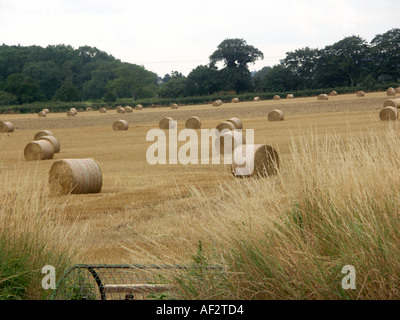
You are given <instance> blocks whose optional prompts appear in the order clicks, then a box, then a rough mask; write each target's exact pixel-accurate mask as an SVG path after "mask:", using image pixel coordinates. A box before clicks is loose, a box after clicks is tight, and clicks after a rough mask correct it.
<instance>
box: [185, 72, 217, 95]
mask: <svg viewBox="0 0 400 320" xmlns="http://www.w3.org/2000/svg"><path fill="white" fill-rule="evenodd" d="M187 80H188V82H187V86H188V91H189V92H188V93H189V94H190V95H193V96H194V95H207V94H212V93H214V92H217V91H219V90H221V84H220V82H221V81H220V76H219V73H218V69H217V68H216V67H215V66H198V67H196V68H195V69H193V70H192V71H191V72H190V73H189V74H188V77H187Z"/></svg>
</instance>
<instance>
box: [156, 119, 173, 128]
mask: <svg viewBox="0 0 400 320" xmlns="http://www.w3.org/2000/svg"><path fill="white" fill-rule="evenodd" d="M170 121H174V119H173V118H171V117H165V118H163V119H161V120H160V122H159V124H158V126H159V127H160V129H169V122H170ZM173 128H175V124H174V123H171V129H173Z"/></svg>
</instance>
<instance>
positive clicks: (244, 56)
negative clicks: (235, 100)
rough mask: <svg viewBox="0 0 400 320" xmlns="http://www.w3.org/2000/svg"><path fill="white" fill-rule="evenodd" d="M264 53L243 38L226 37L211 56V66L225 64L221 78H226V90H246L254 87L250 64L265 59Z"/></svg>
mask: <svg viewBox="0 0 400 320" xmlns="http://www.w3.org/2000/svg"><path fill="white" fill-rule="evenodd" d="M263 58H264V55H263V53H262V52H261V51H260V50H258V49H257V48H255V47H253V46H251V45H248V44H247V43H246V41H245V40H243V39H226V40H224V41H222V42H221V43H220V44H219V45H218V48H217V50H216V51H214V52H213V54H212V55H211V56H210V57H209V59H210V66H211V67H214V66H215V65H216V64H217V63H218V62H222V63H223V64H224V68H223V69H222V70H221V79H224V83H223V84H222V87H223V89H224V90H235V91H236V92H244V91H247V90H250V89H251V88H252V77H251V73H250V71H249V64H250V63H255V61H256V60H258V59H263Z"/></svg>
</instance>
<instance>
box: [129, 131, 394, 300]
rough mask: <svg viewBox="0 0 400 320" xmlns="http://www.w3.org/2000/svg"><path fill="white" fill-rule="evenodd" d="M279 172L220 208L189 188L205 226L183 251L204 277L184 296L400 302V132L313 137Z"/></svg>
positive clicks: (245, 185)
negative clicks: (349, 270) (349, 277)
mask: <svg viewBox="0 0 400 320" xmlns="http://www.w3.org/2000/svg"><path fill="white" fill-rule="evenodd" d="M281 164H282V165H281V168H280V170H279V174H278V175H277V176H274V177H269V178H266V179H238V180H234V181H232V182H229V183H225V184H221V185H220V186H219V191H218V192H217V193H216V195H215V197H213V198H210V197H207V196H205V195H204V194H203V193H202V192H201V190H198V189H196V188H191V193H192V197H191V198H190V199H188V201H190V204H191V206H192V207H193V208H195V214H194V218H196V219H198V217H202V219H199V222H198V225H197V226H196V228H195V229H193V230H191V231H189V230H186V238H185V239H182V242H190V241H191V242H192V243H193V242H195V241H198V240H200V241H201V246H199V247H198V248H197V249H196V248H193V247H192V249H193V250H192V253H191V254H192V256H193V257H192V258H193V259H192V263H193V264H194V265H196V266H197V267H200V268H198V269H197V270H200V272H197V271H196V272H191V273H187V274H185V275H183V276H179V277H178V278H177V279H175V280H174V281H176V284H177V285H178V287H179V289H180V292H181V294H182V296H183V297H185V298H189V299H385V300H386V299H398V298H399V296H400V294H399V289H400V278H399V276H400V246H399V244H400V205H399V204H400V133H399V131H398V128H397V127H393V126H392V125H391V124H389V127H388V128H387V129H386V130H383V131H382V133H379V134H377V133H374V132H369V134H367V135H362V134H361V135H360V134H355V133H354V132H351V130H349V131H348V133H347V134H342V135H339V134H336V133H335V132H330V133H327V134H319V133H318V132H317V131H315V130H310V131H308V132H305V133H304V134H303V135H302V136H301V137H300V138H294V137H292V141H291V147H290V152H289V153H288V154H286V155H283V156H282V161H281ZM188 235H190V238H188ZM151 246H153V248H157V247H161V248H162V246H163V243H162V242H161V241H160V242H158V243H156V242H154V241H153V242H152V243H151V244H149V247H151ZM150 251H151V250H150ZM150 251H149V252H150ZM160 251H161V250H158V252H160ZM132 254H134V252H133V251H132ZM141 254H142V255H143V254H144V252H143V251H142V252H141ZM148 254H149V255H150V253H148ZM158 258H161V259H162V257H160V256H158ZM214 264H218V265H220V266H222V268H223V271H222V272H220V273H219V275H218V276H216V275H215V273H211V275H210V276H207V272H203V271H204V270H205V269H204V267H205V266H207V265H214ZM345 265H352V266H354V267H355V270H356V289H354V290H353V289H349V290H345V289H343V288H342V279H343V277H344V276H345V274H343V273H341V270H342V268H343V266H345Z"/></svg>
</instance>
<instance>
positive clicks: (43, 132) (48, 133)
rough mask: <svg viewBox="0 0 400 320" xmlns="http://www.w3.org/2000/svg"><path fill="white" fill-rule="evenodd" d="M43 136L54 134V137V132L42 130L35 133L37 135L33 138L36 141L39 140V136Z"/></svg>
mask: <svg viewBox="0 0 400 320" xmlns="http://www.w3.org/2000/svg"><path fill="white" fill-rule="evenodd" d="M43 136H53V137H54V133H53V132H51V131H50V130H42V131H39V132H37V133H36V134H35V136H34V137H33V140H35V141H36V140H39V138H40V137H43Z"/></svg>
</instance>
